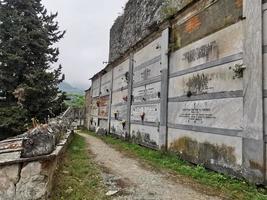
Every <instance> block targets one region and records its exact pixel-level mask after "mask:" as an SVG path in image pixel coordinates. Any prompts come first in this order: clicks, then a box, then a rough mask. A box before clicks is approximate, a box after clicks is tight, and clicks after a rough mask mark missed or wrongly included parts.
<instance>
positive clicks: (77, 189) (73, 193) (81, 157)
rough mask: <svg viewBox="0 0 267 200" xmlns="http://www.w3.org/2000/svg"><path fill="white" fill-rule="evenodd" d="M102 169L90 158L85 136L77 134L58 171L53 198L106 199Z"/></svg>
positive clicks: (75, 199)
mask: <svg viewBox="0 0 267 200" xmlns="http://www.w3.org/2000/svg"><path fill="white" fill-rule="evenodd" d="M101 181H102V180H101V175H100V171H99V170H98V168H97V166H96V165H95V164H94V163H93V162H92V160H91V159H90V156H89V153H88V150H87V148H86V141H85V139H84V138H83V137H81V136H79V135H77V134H75V136H74V139H73V141H72V143H71V145H70V147H69V148H68V150H67V152H66V154H65V156H64V158H63V160H62V163H60V166H59V168H58V170H57V172H56V175H55V181H54V187H53V188H54V190H53V192H52V200H60V199H67V200H94V199H95V200H96V199H106V197H105V191H104V190H105V186H104V185H103V183H102V182H101Z"/></svg>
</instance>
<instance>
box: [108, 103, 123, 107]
mask: <svg viewBox="0 0 267 200" xmlns="http://www.w3.org/2000/svg"><path fill="white" fill-rule="evenodd" d="M119 106H127V102H122V103H117V104H112V105H111V107H119Z"/></svg>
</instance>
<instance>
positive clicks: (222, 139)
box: [168, 128, 242, 165]
mask: <svg viewBox="0 0 267 200" xmlns="http://www.w3.org/2000/svg"><path fill="white" fill-rule="evenodd" d="M185 139H187V140H190V141H192V144H193V143H194V142H197V143H198V145H196V146H195V150H196V148H198V147H199V146H201V144H209V146H213V147H214V148H213V149H214V150H215V149H216V147H217V149H219V150H220V148H221V150H222V151H221V153H222V154H221V155H222V156H225V157H227V155H223V153H225V152H228V153H229V154H230V153H231V155H228V158H231V157H232V158H233V161H234V163H232V164H233V165H242V138H240V137H231V136H223V135H216V134H210V133H203V132H195V131H187V130H179V129H172V128H169V129H168V148H169V149H172V150H174V149H173V148H175V147H176V148H180V149H177V151H183V148H184V147H183V146H180V147H179V145H177V144H182V142H179V140H180V141H184V142H185ZM227 149H228V151H225V150H227ZM223 151H224V152H223ZM195 153H200V152H195ZM213 153H215V152H213ZM203 156H204V155H203ZM195 159H197V158H195ZM214 161H215V160H210V162H211V163H212V162H214ZM217 162H219V164H221V165H224V164H226V163H225V162H222V161H220V160H217ZM228 165H229V163H228Z"/></svg>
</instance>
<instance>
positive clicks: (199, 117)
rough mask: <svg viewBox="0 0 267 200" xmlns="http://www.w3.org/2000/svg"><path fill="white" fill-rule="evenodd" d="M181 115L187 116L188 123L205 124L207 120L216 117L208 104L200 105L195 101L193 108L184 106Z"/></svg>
mask: <svg viewBox="0 0 267 200" xmlns="http://www.w3.org/2000/svg"><path fill="white" fill-rule="evenodd" d="M179 117H180V118H186V119H187V122H188V123H194V124H203V123H204V121H205V120H209V119H216V117H215V116H214V115H213V113H212V110H211V108H209V107H208V105H207V104H205V106H204V107H200V106H199V105H198V104H197V103H194V107H193V108H184V109H183V110H182V113H181V114H180V115H179Z"/></svg>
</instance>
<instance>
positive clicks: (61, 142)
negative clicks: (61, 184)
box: [0, 111, 73, 200]
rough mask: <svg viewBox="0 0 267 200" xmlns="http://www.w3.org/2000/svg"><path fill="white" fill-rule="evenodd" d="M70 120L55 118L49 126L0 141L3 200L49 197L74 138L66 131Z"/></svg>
mask: <svg viewBox="0 0 267 200" xmlns="http://www.w3.org/2000/svg"><path fill="white" fill-rule="evenodd" d="M67 113H70V112H69V111H67V112H66V113H65V114H67ZM63 121H64V122H63ZM71 121H72V120H69V119H62V118H58V119H57V120H55V119H53V120H51V121H50V123H49V124H48V125H41V126H38V127H36V128H34V129H33V130H31V131H29V132H27V133H25V134H23V135H21V136H18V137H16V138H11V139H8V140H4V141H1V142H0V199H5V200H21V199H32V200H37V199H38V200H40V199H44V200H45V199H49V198H50V192H51V190H52V185H53V175H54V173H55V170H56V167H57V164H58V161H59V160H60V158H61V155H62V154H63V153H64V151H65V150H66V148H67V146H68V144H69V143H70V141H71V139H72V136H73V132H72V131H68V130H67V129H69V128H70V123H71Z"/></svg>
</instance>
